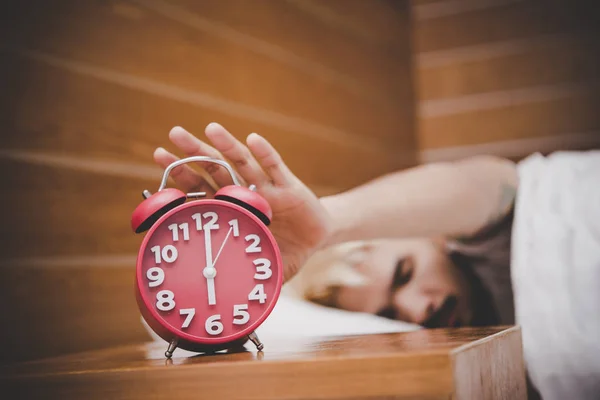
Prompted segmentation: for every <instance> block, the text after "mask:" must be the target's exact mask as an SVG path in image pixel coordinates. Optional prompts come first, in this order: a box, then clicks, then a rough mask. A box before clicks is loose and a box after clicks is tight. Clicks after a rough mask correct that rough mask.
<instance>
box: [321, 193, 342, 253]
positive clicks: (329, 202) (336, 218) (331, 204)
mask: <svg viewBox="0 0 600 400" xmlns="http://www.w3.org/2000/svg"><path fill="white" fill-rule="evenodd" d="M319 201H320V202H321V205H322V206H323V208H324V209H325V211H326V218H327V222H326V225H327V229H326V235H325V237H324V239H323V240H322V241H321V243H320V244H319V246H318V248H317V250H321V249H324V248H327V247H330V246H333V245H336V244H339V243H342V242H344V241H347V240H348V239H347V232H348V231H349V230H350V229H349V227H348V223H349V219H348V218H344V217H343V216H344V215H345V212H344V206H343V204H342V203H343V200H342V199H340V198H339V196H337V195H331V196H325V197H321V198H320V199H319Z"/></svg>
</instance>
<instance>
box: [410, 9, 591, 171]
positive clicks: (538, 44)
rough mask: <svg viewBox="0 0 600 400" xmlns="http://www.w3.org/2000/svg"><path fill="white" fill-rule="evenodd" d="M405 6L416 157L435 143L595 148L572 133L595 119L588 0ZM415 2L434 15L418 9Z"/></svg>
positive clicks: (461, 153) (496, 150) (476, 150)
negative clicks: (409, 18) (412, 64)
mask: <svg viewBox="0 0 600 400" xmlns="http://www.w3.org/2000/svg"><path fill="white" fill-rule="evenodd" d="M413 6H414V9H413V11H414V13H415V14H416V17H415V18H416V19H415V22H414V25H413V26H414V45H415V46H414V50H415V57H416V65H417V66H418V67H417V74H416V76H417V77H416V83H415V85H416V92H417V97H418V99H419V100H418V132H419V133H418V137H419V148H420V151H421V157H420V159H421V161H423V160H425V159H439V158H440V157H438V156H433V155H432V154H433V153H431V151H434V152H437V151H438V150H440V151H442V152H444V157H443V158H444V159H445V160H448V159H456V158H459V157H468V156H473V155H477V154H483V153H482V152H485V154H495V155H497V156H501V157H504V156H506V154H509V155H510V157H511V158H515V159H522V158H523V157H526V156H527V155H529V154H531V153H532V152H544V153H548V152H552V151H557V150H563V149H565V150H567V149H578V150H587V149H590V148H597V143H598V141H596V140H586V141H585V142H586V143H589V146H581V145H582V142H581V141H580V140H579V139H578V138H579V137H580V136H581V135H584V134H587V136H591V135H593V134H594V132H597V131H598V129H599V128H600V120H599V119H598V113H597V112H596V110H597V108H598V104H600V86H599V85H598V79H597V77H596V75H597V74H596V70H597V69H598V66H599V64H600V46H598V44H597V40H596V39H595V38H596V37H598V34H599V33H600V32H599V30H598V27H599V26H600V25H599V24H598V22H599V21H600V13H599V9H598V7H596V4H595V2H592V1H589V0H575V1H572V2H568V3H565V2H560V1H539V0H533V1H518V0H517V1H513V0H506V1H504V0H498V1H491V2H485V3H481V4H477V2H470V1H439V2H426V3H422V2H418V1H417V2H415V3H413ZM424 10H425V11H427V10H429V11H432V12H433V11H435V10H437V11H436V12H438V11H439V12H438V14H439V15H438V16H436V17H431V18H429V17H427V18H420V17H419V16H418V15H419V13H420V12H422V11H424ZM433 14H435V13H433ZM433 14H431V15H433ZM557 137H560V138H561V139H560V140H555V138H557ZM544 138H548V140H547V141H544V140H543V139H544ZM533 144H536V146H537V147H536V146H533V147H532V145H533ZM509 146H512V147H511V148H508V147H509ZM446 149H447V151H446ZM440 154H441V153H440ZM451 154H454V155H453V156H452V155H451ZM448 156H450V157H448Z"/></svg>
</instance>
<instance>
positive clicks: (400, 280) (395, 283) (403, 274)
mask: <svg viewBox="0 0 600 400" xmlns="http://www.w3.org/2000/svg"><path fill="white" fill-rule="evenodd" d="M408 264H409V263H408V261H407V259H406V258H402V259H400V260H398V262H397V263H396V269H395V271H394V276H393V277H392V291H395V290H396V289H398V288H399V287H401V286H404V285H406V284H407V283H408V282H409V281H410V278H411V277H412V268H409V265H408Z"/></svg>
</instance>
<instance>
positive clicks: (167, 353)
mask: <svg viewBox="0 0 600 400" xmlns="http://www.w3.org/2000/svg"><path fill="white" fill-rule="evenodd" d="M176 348H177V339H176V338H173V340H171V343H169V347H168V348H167V351H165V357H167V358H171V357H173V352H174V351H175V349H176Z"/></svg>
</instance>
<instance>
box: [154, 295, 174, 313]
mask: <svg viewBox="0 0 600 400" xmlns="http://www.w3.org/2000/svg"><path fill="white" fill-rule="evenodd" d="M156 308H158V309H159V310H160V311H171V310H172V309H174V308H175V295H174V294H173V292H171V291H170V290H161V291H160V292H158V293H156Z"/></svg>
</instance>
